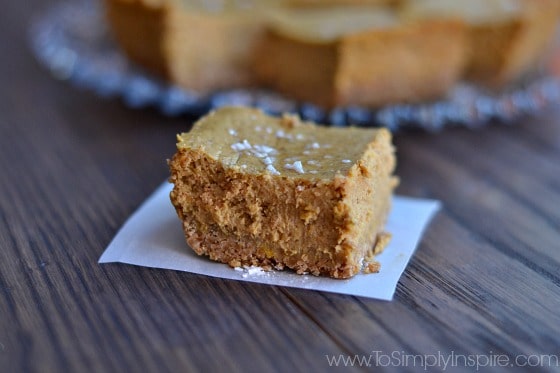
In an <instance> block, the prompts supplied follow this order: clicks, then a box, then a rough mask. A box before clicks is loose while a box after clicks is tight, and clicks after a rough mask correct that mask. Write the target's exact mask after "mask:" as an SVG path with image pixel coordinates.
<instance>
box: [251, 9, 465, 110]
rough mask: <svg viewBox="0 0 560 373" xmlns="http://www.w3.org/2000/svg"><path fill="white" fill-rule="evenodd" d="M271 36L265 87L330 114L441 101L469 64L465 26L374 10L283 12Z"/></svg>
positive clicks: (262, 71) (258, 57)
mask: <svg viewBox="0 0 560 373" xmlns="http://www.w3.org/2000/svg"><path fill="white" fill-rule="evenodd" d="M267 30H268V31H267V32H266V34H265V36H264V37H263V38H262V39H261V41H260V42H259V44H257V48H256V50H255V56H254V71H255V74H256V75H257V78H258V79H259V80H260V82H261V84H263V85H266V86H269V87H271V88H273V89H275V90H277V91H279V92H281V93H283V94H285V95H287V96H288V97H294V98H296V99H298V100H300V101H305V102H311V103H314V104H316V105H319V106H322V107H326V108H331V107H335V106H345V105H360V106H368V107H379V106H383V105H386V104H391V103H395V102H418V101H424V100H430V99H434V98H438V97H440V96H442V95H444V94H445V93H446V92H447V91H448V90H449V88H450V87H452V86H453V84H455V83H456V81H457V80H458V78H459V77H460V75H461V73H462V71H463V67H464V63H465V61H466V60H465V57H466V39H465V36H466V34H465V29H464V25H463V24H462V23H461V22H460V21H456V20H453V19H447V20H445V19H444V20H437V21H432V20H430V21H429V22H423V21H418V22H416V21H414V22H402V21H401V20H400V19H399V17H398V15H397V14H396V13H395V12H394V11H392V10H390V9H385V8H380V7H375V6H353V7H324V8H307V9H297V10H279V11H277V12H275V13H274V14H270V19H269V22H268V29H267Z"/></svg>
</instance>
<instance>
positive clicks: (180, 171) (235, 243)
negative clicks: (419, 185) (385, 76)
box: [169, 108, 397, 278]
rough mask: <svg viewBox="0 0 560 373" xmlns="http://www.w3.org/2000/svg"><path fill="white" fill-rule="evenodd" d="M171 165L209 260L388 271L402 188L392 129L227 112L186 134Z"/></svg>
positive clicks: (179, 206) (175, 195) (189, 235)
mask: <svg viewBox="0 0 560 373" xmlns="http://www.w3.org/2000/svg"><path fill="white" fill-rule="evenodd" d="M169 166H170V170H171V178H170V181H171V182H172V183H173V184H174V189H173V191H172V192H171V196H170V197H171V201H172V203H173V205H174V206H175V208H176V210H177V214H178V215H179V218H180V219H181V220H182V221H183V229H184V232H185V235H186V239H187V242H188V244H189V245H190V246H191V247H192V249H193V250H194V251H195V252H196V253H197V254H199V255H207V256H208V257H210V259H212V260H216V261H219V262H223V263H227V264H229V265H230V266H232V267H238V266H250V265H256V266H261V267H264V268H267V269H271V268H275V269H284V268H291V269H293V270H295V271H296V272H297V273H300V274H302V273H310V274H313V275H327V276H331V277H334V278H348V277H351V276H353V275H355V274H357V273H358V272H360V270H361V269H362V268H363V267H364V268H365V272H375V271H377V270H378V269H379V267H378V266H377V265H376V263H375V262H374V260H373V257H374V255H375V254H377V253H378V252H380V251H381V250H382V249H383V247H384V245H385V244H386V241H387V235H386V234H384V233H383V227H384V224H385V220H386V217H387V214H388V212H389V209H390V201H391V195H392V192H393V189H394V187H395V185H396V183H397V182H396V179H395V178H394V177H393V176H392V174H393V170H394V168H395V157H394V150H393V146H392V145H391V136H390V133H389V132H388V131H387V130H385V129H379V130H376V129H358V128H344V129H341V128H328V127H319V126H316V125H314V124H311V123H304V122H301V121H300V119H299V118H298V117H294V116H284V117H283V118H274V117H269V116H267V115H265V114H263V113H262V112H260V111H258V110H254V109H247V108H224V109H220V110H218V111H215V112H212V113H210V114H209V115H208V116H206V117H205V118H203V119H201V120H200V121H198V122H197V123H196V124H195V125H194V127H193V129H192V131H191V132H189V133H186V134H182V135H180V136H178V144H177V153H176V154H175V155H174V157H173V158H172V160H170V162H169ZM376 243H377V244H376Z"/></svg>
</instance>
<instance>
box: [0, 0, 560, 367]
mask: <svg viewBox="0 0 560 373" xmlns="http://www.w3.org/2000/svg"><path fill="white" fill-rule="evenodd" d="M52 3H53V2H50V1H43V2H39V1H37V0H35V1H30V2H15V1H11V2H6V3H4V4H3V11H2V12H0V45H1V46H2V58H1V59H0V82H1V85H0V170H1V176H0V219H1V222H0V371H3V372H4V371H5V372H22V371H40V372H65V371H70V372H76V371H82V370H87V371H132V372H136V371H154V372H160V371H162V372H163V371H195V370H196V371H292V370H293V371H324V370H326V369H327V368H328V367H329V359H328V358H327V356H329V357H330V356H331V355H332V356H334V357H336V356H340V354H342V355H343V356H346V355H347V356H351V357H352V356H354V355H357V356H362V355H363V356H364V357H366V358H367V357H368V356H372V355H373V357H374V358H373V359H371V360H370V364H371V365H378V366H379V365H389V368H390V367H397V369H399V367H398V365H401V367H400V369H402V368H403V366H405V367H406V368H408V369H409V370H411V369H413V360H410V358H409V360H408V361H405V358H406V356H412V355H424V354H426V355H430V356H431V355H434V356H436V357H437V356H438V355H441V356H442V357H449V356H457V355H464V356H465V357H467V356H474V355H480V356H481V357H479V358H478V359H479V363H480V364H481V365H484V364H485V362H486V365H488V364H492V361H491V360H490V361H489V360H488V359H492V357H493V356H496V355H500V354H505V355H507V356H508V358H509V359H510V363H512V364H518V365H523V363H525V364H532V365H535V364H536V363H539V365H544V366H543V367H539V369H541V370H557V369H558V367H556V366H555V365H554V364H547V363H546V361H544V357H543V356H541V355H548V357H549V358H551V359H554V357H556V358H558V356H559V355H560V234H559V230H560V110H559V109H558V108H550V109H548V110H546V111H545V112H543V113H542V115H540V116H539V117H537V118H526V119H523V120H520V121H519V122H518V123H515V125H512V126H504V125H492V126H489V127H487V128H485V129H482V130H477V131H472V130H465V129H449V130H446V131H443V132H441V133H438V134H426V133H401V134H398V135H397V136H396V139H395V141H396V144H397V146H398V159H399V166H398V174H399V176H400V177H401V180H402V182H401V185H400V187H399V189H398V192H399V193H400V194H404V195H410V196H416V197H427V198H435V199H439V200H441V201H442V202H443V209H442V211H441V212H440V213H439V214H438V215H437V217H436V218H435V219H434V221H433V223H432V224H431V226H430V227H429V229H428V231H427V232H426V234H425V236H424V238H423V240H422V242H421V244H420V245H419V247H418V251H417V253H416V255H415V256H414V258H413V259H412V261H411V263H410V265H409V267H408V269H407V270H406V271H405V273H404V275H403V276H402V278H401V281H400V283H399V285H398V288H397V292H396V296H395V299H394V301H392V302H383V301H375V300H368V299H364V298H358V297H352V296H344V295H336V294H329V293H321V292H314V291H307V290H297V289H290V288H282V287H273V286H265V285H258V284H251V283H241V282H235V281H226V280H220V279H213V278H208V277H204V276H198V275H193V274H189V273H182V272H176V271H167V270H157V269H147V268H140V267H134V266H127V265H121V264H112V265H99V264H97V260H98V258H99V256H100V255H101V253H102V252H103V250H104V249H105V247H106V246H107V244H108V243H109V242H110V240H111V239H112V237H113V236H114V235H115V233H116V232H117V230H118V229H119V227H120V226H121V225H122V224H123V222H124V221H125V220H126V219H127V217H128V216H129V215H130V214H131V213H132V212H133V211H134V210H135V209H136V208H137V207H138V206H139V204H140V203H141V202H142V201H143V200H144V199H145V198H146V197H147V196H148V195H149V194H150V193H151V192H152V191H153V190H154V189H155V188H156V187H157V186H158V185H159V184H160V183H161V182H162V181H163V180H164V179H165V178H166V177H167V174H168V170H167V167H166V159H167V158H169V157H170V156H171V155H172V153H173V151H174V146H175V134H176V133H177V132H180V131H184V130H186V129H188V128H189V125H190V124H191V123H192V118H173V119H170V118H166V117H163V116H161V115H160V114H159V113H158V112H156V111H155V110H137V111H133V110H129V109H127V108H125V107H124V106H123V105H122V104H121V103H120V102H119V101H118V100H102V99H99V98H97V97H95V96H94V95H93V94H91V93H88V92H84V91H79V90H76V89H74V88H72V87H71V86H69V85H68V84H67V83H65V82H60V81H56V80H54V79H52V78H51V77H50V76H49V75H48V73H47V72H46V71H45V70H44V69H43V68H42V67H41V66H39V65H38V64H37V62H36V61H35V60H34V59H33V57H32V56H31V54H30V51H29V48H28V43H27V35H26V32H27V27H28V25H29V21H30V19H31V16H32V15H33V14H35V13H37V12H38V13H40V12H41V11H43V10H45V9H47V8H48V7H49V6H50V5H52ZM451 354H453V355H451ZM518 355H519V356H521V358H518ZM485 358H486V360H485ZM515 358H518V359H517V361H514V359H515ZM433 359H434V358H430V357H427V358H426V360H425V361H426V363H428V364H432V363H431V361H433ZM456 359H457V358H456ZM496 360H497V358H494V363H495V365H496V364H497V363H496ZM462 361H463V360H461V358H459V359H458V360H457V363H458V364H459V365H460V366H462V365H464V364H463V363H462ZM502 361H503V360H502ZM331 363H332V361H331ZM440 363H441V361H440ZM468 363H469V361H467V365H468ZM552 363H554V360H552ZM416 364H417V365H418V364H419V360H417V361H416ZM439 367H440V368H442V367H443V365H441V364H440V365H439ZM370 368H371V367H370ZM417 368H419V369H421V367H418V366H417ZM468 368H469V369H474V368H475V367H474V366H469V367H468ZM355 369H358V368H355ZM362 369H365V368H364V367H362Z"/></svg>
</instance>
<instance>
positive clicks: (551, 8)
mask: <svg viewBox="0 0 560 373" xmlns="http://www.w3.org/2000/svg"><path fill="white" fill-rule="evenodd" d="M400 13H401V16H402V17H403V18H404V19H408V20H419V19H422V20H424V21H429V20H437V19H441V18H445V17H455V18H457V19H461V20H462V21H464V22H465V24H466V26H467V36H468V38H467V46H468V49H467V50H468V58H467V66H466V77H467V78H469V79H471V80H474V81H476V82H479V83H486V84H487V85H490V86H500V85H503V84H505V83H508V82H511V81H513V80H515V79H517V78H518V77H520V76H522V75H523V74H524V73H527V72H529V71H531V70H533V69H535V68H536V67H538V64H539V62H540V61H541V60H542V57H543V56H544V55H545V54H546V52H547V50H548V48H547V47H549V46H550V45H551V43H552V42H553V40H554V36H555V30H556V28H557V26H558V21H559V20H560V1H558V0H469V1H466V0H465V1H450V0H422V1H418V0H408V1H406V2H405V3H404V4H403V6H402V8H401V10H400Z"/></svg>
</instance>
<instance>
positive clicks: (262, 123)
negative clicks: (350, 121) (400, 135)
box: [177, 107, 390, 180]
mask: <svg viewBox="0 0 560 373" xmlns="http://www.w3.org/2000/svg"><path fill="white" fill-rule="evenodd" d="M389 136H390V135H389V133H388V131H387V130H385V129H363V128H354V127H350V128H335V127H323V126H317V125H315V124H312V123H309V122H302V121H300V119H299V118H298V117H295V116H294V117H291V116H290V117H286V116H285V117H283V118H274V117H270V116H267V115H265V114H264V113H262V112H261V111H260V110H256V109H247V108H239V107H228V108H222V109H220V110H217V111H214V112H212V113H210V114H209V115H208V116H206V117H204V118H203V119H201V120H200V121H198V122H197V123H196V124H195V125H194V127H193V129H192V130H191V131H190V132H188V133H183V134H181V135H179V136H178V142H177V148H178V149H179V150H181V149H185V150H195V151H197V150H198V151H203V152H205V153H206V154H207V155H208V156H209V157H211V158H213V159H215V160H218V161H220V162H221V163H222V164H223V165H224V166H225V167H227V168H234V169H236V170H238V171H240V172H244V173H248V174H269V175H273V176H283V177H297V178H303V179H317V180H320V179H322V180H331V179H333V178H334V177H335V176H336V175H337V174H339V175H346V174H347V173H348V172H349V170H350V168H351V167H352V166H353V165H354V164H355V163H356V162H357V161H358V160H360V159H361V158H362V155H363V154H364V152H365V151H366V150H367V149H368V147H371V146H373V145H370V143H374V141H375V139H376V138H378V137H389Z"/></svg>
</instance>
